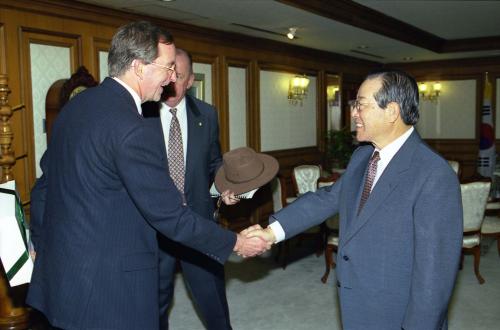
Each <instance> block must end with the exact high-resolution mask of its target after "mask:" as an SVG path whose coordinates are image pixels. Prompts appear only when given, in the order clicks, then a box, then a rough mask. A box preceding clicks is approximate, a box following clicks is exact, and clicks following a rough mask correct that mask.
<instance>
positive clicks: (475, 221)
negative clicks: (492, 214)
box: [460, 181, 491, 232]
mask: <svg viewBox="0 0 500 330" xmlns="http://www.w3.org/2000/svg"><path fill="white" fill-rule="evenodd" d="M490 186H491V182H486V181H484V182H483V181H476V182H471V183H462V184H461V185H460V190H461V191H462V206H463V211H464V232H469V231H477V230H480V229H481V224H482V222H483V219H484V211H485V210H486V202H487V201H488V194H489V192H490Z"/></svg>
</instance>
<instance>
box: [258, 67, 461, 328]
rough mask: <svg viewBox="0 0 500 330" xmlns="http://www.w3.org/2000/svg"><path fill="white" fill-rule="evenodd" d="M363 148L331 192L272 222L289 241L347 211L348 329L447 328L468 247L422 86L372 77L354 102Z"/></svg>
mask: <svg viewBox="0 0 500 330" xmlns="http://www.w3.org/2000/svg"><path fill="white" fill-rule="evenodd" d="M351 116H352V119H353V120H354V122H355V124H356V135H357V139H358V141H363V142H370V144H369V145H364V146H361V147H359V148H358V149H357V150H356V151H355V152H354V154H353V155H352V157H351V160H350V163H349V165H348V166H347V170H346V171H345V173H344V174H343V175H342V176H341V178H340V179H339V180H338V181H337V182H336V183H335V184H334V185H333V186H331V187H328V188H325V189H320V190H319V191H318V192H317V193H308V194H306V195H304V196H303V197H301V198H300V199H299V200H297V201H296V202H294V203H292V204H291V205H290V206H288V207H287V208H284V209H283V210H282V211H280V212H278V213H276V214H274V215H273V216H272V217H271V222H272V223H271V224H270V226H269V227H268V228H267V229H266V230H265V232H260V231H256V232H255V234H256V235H257V234H259V235H264V236H266V237H267V239H268V240H270V241H281V240H283V239H286V238H290V237H292V236H294V235H296V234H298V233H299V232H301V231H303V230H304V229H306V228H308V227H310V226H312V225H317V224H319V223H320V222H322V221H323V220H324V219H325V218H327V217H329V216H331V215H333V214H335V213H339V214H340V236H339V249H338V254H337V272H336V273H337V287H338V295H339V301H340V310H341V318H342V323H343V327H344V329H349V330H351V329H364V330H370V329H373V330H379V329H384V330H400V329H406V330H409V329H426V330H431V329H447V308H448V303H449V300H450V297H451V294H452V292H453V287H454V283H455V278H456V274H457V271H458V265H459V259H460V251H461V246H462V231H463V225H462V205H461V197H460V186H459V183H458V179H457V176H456V174H455V173H454V172H453V170H452V169H451V168H450V166H449V165H448V163H447V162H446V161H445V160H444V159H443V158H442V157H441V156H440V155H438V154H437V153H436V152H434V151H433V150H431V149H430V148H429V147H428V146H427V145H426V144H425V143H424V142H423V141H422V140H421V138H420V136H419V135H418V133H417V132H416V130H415V129H414V127H413V125H415V124H416V123H417V120H418V117H419V114H418V88H417V84H416V82H415V80H414V79H413V78H412V77H410V76H408V75H407V74H406V73H403V72H400V71H385V72H379V73H374V74H371V75H368V77H367V78H366V80H365V81H364V82H363V84H362V85H361V87H360V88H359V91H358V96H357V99H356V100H354V101H353V102H352V103H351Z"/></svg>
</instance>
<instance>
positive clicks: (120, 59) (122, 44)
mask: <svg viewBox="0 0 500 330" xmlns="http://www.w3.org/2000/svg"><path fill="white" fill-rule="evenodd" d="M173 42H174V39H173V37H172V35H171V34H170V33H169V32H168V31H166V30H164V29H162V28H160V27H158V26H156V25H153V24H151V23H149V22H146V21H140V22H132V23H129V24H127V25H124V26H122V27H120V28H119V29H118V31H117V32H116V33H115V35H114V36H113V39H112V40H111V48H110V50H109V55H108V74H109V76H111V77H119V76H121V75H123V74H124V73H125V72H126V71H127V70H128V69H129V68H130V65H131V64H132V61H133V60H135V59H138V60H141V61H143V62H144V63H145V64H149V63H151V62H153V61H154V60H155V59H156V58H157V57H158V43H163V44H166V45H170V44H172V43H173Z"/></svg>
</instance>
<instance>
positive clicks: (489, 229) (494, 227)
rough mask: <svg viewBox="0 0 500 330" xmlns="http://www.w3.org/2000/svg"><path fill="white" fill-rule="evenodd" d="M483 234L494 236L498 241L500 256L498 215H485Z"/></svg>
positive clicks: (499, 221)
mask: <svg viewBox="0 0 500 330" xmlns="http://www.w3.org/2000/svg"><path fill="white" fill-rule="evenodd" d="M481 236H483V237H492V238H493V239H495V240H496V241H497V249H498V255H499V256H500V217H499V216H498V215H497V216H486V217H484V221H483V224H482V226H481Z"/></svg>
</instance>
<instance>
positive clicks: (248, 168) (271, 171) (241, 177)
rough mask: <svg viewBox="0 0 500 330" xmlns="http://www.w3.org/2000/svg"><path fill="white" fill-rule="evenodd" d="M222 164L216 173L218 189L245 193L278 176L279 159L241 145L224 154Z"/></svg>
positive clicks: (237, 193) (236, 193)
mask: <svg viewBox="0 0 500 330" xmlns="http://www.w3.org/2000/svg"><path fill="white" fill-rule="evenodd" d="M222 160H223V162H222V166H221V167H220V168H219V170H218V171H217V174H216V175H215V187H216V188H217V190H218V191H226V190H229V191H232V192H233V193H234V194H235V195H240V194H244V193H246V192H249V191H251V190H254V189H256V188H259V187H262V186H263V185H265V184H266V183H268V182H269V181H271V179H272V178H274V177H275V176H276V174H277V173H278V170H279V164H278V161H277V160H276V159H275V158H274V157H272V156H269V155H266V154H262V153H257V152H255V150H253V149H252V148H248V147H241V148H237V149H234V150H231V151H228V152H226V153H225V154H224V155H223V156H222Z"/></svg>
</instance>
